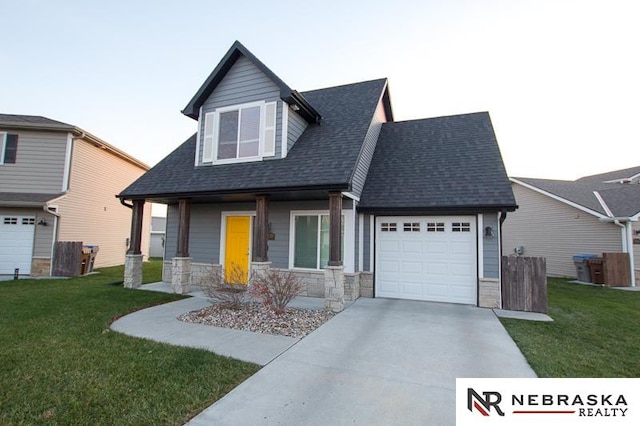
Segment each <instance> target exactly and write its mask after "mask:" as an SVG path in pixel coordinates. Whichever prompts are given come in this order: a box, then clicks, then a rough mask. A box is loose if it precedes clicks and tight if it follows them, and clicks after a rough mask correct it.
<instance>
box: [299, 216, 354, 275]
mask: <svg viewBox="0 0 640 426" xmlns="http://www.w3.org/2000/svg"><path fill="white" fill-rule="evenodd" d="M341 222H342V229H341V235H342V237H341V240H342V247H341V248H340V252H341V255H340V257H341V258H342V259H344V223H345V218H344V215H342V221H341ZM290 235H291V237H290V245H289V247H290V250H289V267H290V268H296V269H314V270H320V269H324V268H325V267H326V266H327V264H328V263H329V212H291V233H290Z"/></svg>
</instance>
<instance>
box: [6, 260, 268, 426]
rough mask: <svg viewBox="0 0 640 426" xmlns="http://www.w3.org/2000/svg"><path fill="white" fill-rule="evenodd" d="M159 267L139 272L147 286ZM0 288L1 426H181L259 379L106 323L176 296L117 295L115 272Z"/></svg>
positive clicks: (203, 354) (217, 359) (248, 369)
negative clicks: (117, 330) (237, 388)
mask: <svg viewBox="0 0 640 426" xmlns="http://www.w3.org/2000/svg"><path fill="white" fill-rule="evenodd" d="M161 267H162V262H158V261H154V262H148V263H146V264H145V270H144V277H145V281H146V282H154V281H159V280H160V271H161ZM100 272H101V273H100V274H97V275H91V276H87V277H81V278H73V279H68V280H52V279H46V280H19V281H0V424H37V423H45V422H51V423H54V424H136V425H138V424H183V423H184V422H185V421H186V420H188V419H189V418H191V417H192V416H194V415H195V414H197V413H198V412H200V411H201V410H203V409H204V408H206V407H207V406H208V405H210V404H211V403H213V402H214V401H216V400H217V399H219V398H221V397H222V396H223V395H225V394H226V393H227V392H229V391H230V390H231V389H233V388H234V387H235V386H237V385H238V384H239V383H240V382H242V381H243V380H245V379H246V378H247V377H249V376H251V375H252V374H254V373H255V372H256V371H257V370H258V368H259V367H258V366H256V365H254V364H249V363H245V362H241V361H236V360H233V359H230V358H225V357H222V356H218V355H215V354H213V353H210V352H207V351H204V350H197V349H188V348H179V347H173V346H169V345H165V344H160V343H155V342H151V341H146V340H142V339H136V338H132V337H128V336H124V335H122V334H119V333H115V332H112V331H110V330H109V325H110V323H111V322H112V321H113V320H114V319H116V318H118V317H120V316H122V315H124V314H126V313H128V312H132V311H136V310H138V309H141V308H143V307H146V306H151V305H155V304H159V303H166V302H169V301H172V300H177V299H179V298H180V296H176V295H171V294H163V293H155V292H149V291H141V290H140V291H136V290H127V289H124V288H123V287H122V284H121V281H122V274H123V268H122V267H114V268H105V269H103V270H101V271H100Z"/></svg>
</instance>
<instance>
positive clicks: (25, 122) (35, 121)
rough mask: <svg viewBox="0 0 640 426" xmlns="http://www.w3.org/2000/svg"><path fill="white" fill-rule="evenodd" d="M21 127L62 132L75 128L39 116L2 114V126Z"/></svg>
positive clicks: (0, 118) (0, 120)
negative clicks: (51, 129)
mask: <svg viewBox="0 0 640 426" xmlns="http://www.w3.org/2000/svg"><path fill="white" fill-rule="evenodd" d="M3 125H4V126H20V127H45V126H46V127H52V128H60V129H61V130H69V129H73V128H74V127H73V126H72V125H70V124H67V123H63V122H61V121H56V120H52V119H50V118H47V117H41V116H39V115H18V114H0V126H3Z"/></svg>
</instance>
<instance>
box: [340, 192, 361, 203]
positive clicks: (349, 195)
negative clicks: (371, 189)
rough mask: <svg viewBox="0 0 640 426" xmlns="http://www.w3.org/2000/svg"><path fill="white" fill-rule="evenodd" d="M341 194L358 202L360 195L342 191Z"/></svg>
mask: <svg viewBox="0 0 640 426" xmlns="http://www.w3.org/2000/svg"><path fill="white" fill-rule="evenodd" d="M342 195H344V196H345V197H347V198H351V199H352V200H354V201H357V202H360V197H357V196H355V195H354V194H353V193H351V192H343V193H342Z"/></svg>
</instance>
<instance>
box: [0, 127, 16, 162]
mask: <svg viewBox="0 0 640 426" xmlns="http://www.w3.org/2000/svg"><path fill="white" fill-rule="evenodd" d="M17 154H18V135H16V134H11V133H6V132H0V164H15V162H16V157H17Z"/></svg>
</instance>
